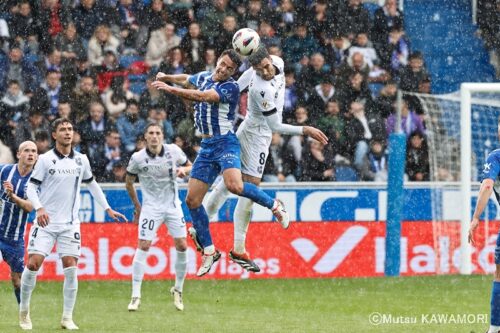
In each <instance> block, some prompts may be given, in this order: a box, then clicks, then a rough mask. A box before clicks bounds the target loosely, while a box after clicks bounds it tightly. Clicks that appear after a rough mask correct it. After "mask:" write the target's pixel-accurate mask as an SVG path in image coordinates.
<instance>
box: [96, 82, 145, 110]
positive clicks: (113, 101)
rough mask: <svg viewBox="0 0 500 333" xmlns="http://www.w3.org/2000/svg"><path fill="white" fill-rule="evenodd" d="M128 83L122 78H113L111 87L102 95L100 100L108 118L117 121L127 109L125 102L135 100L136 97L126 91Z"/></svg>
mask: <svg viewBox="0 0 500 333" xmlns="http://www.w3.org/2000/svg"><path fill="white" fill-rule="evenodd" d="M128 86H129V84H128V81H126V80H125V78H124V77H123V76H115V77H113V78H112V79H111V85H110V87H109V88H108V89H106V91H105V92H104V93H103V94H102V100H103V102H104V105H105V106H106V110H108V113H109V115H110V117H112V118H113V119H117V118H118V117H119V116H120V115H121V114H122V113H123V111H125V109H126V108H127V101H128V100H131V99H137V98H136V96H135V95H134V94H133V93H132V92H131V91H130V90H128Z"/></svg>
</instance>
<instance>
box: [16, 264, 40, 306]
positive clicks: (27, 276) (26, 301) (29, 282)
mask: <svg viewBox="0 0 500 333" xmlns="http://www.w3.org/2000/svg"><path fill="white" fill-rule="evenodd" d="M37 273H38V272H37V271H30V270H29V269H28V267H24V271H23V274H22V275H21V303H20V304H19V310H20V311H29V309H30V300H31V293H32V292H33V289H35V285H36V275H37Z"/></svg>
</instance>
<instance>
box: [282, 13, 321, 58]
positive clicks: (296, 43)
mask: <svg viewBox="0 0 500 333" xmlns="http://www.w3.org/2000/svg"><path fill="white" fill-rule="evenodd" d="M318 49H319V45H318V42H317V41H316V40H315V39H314V38H313V37H312V36H310V35H309V34H308V32H307V25H306V24H305V23H304V22H300V23H297V25H296V28H295V33H294V34H293V35H292V36H290V37H287V38H286V39H285V40H284V41H283V55H284V60H285V62H286V63H292V64H298V63H300V62H301V61H302V64H303V63H304V62H303V61H304V58H307V57H309V56H310V55H312V54H313V53H314V52H316V51H317V50H318Z"/></svg>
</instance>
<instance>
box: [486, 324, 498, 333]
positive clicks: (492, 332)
mask: <svg viewBox="0 0 500 333" xmlns="http://www.w3.org/2000/svg"><path fill="white" fill-rule="evenodd" d="M498 331H500V326H494V325H491V326H490V329H489V330H488V333H498Z"/></svg>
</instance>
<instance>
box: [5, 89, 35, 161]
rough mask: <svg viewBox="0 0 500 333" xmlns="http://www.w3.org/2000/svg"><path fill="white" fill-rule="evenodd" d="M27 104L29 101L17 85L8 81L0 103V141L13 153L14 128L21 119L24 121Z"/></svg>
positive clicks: (14, 148) (14, 147)
mask: <svg viewBox="0 0 500 333" xmlns="http://www.w3.org/2000/svg"><path fill="white" fill-rule="evenodd" d="M28 103H29V99H28V97H26V96H25V95H24V94H23V92H22V91H21V89H20V87H19V83H18V82H17V81H9V87H8V89H7V92H6V93H5V95H4V96H3V97H2V99H1V101H0V140H2V141H3V142H5V144H7V145H8V146H9V147H11V149H12V152H13V153H15V152H16V149H17V147H16V146H15V142H14V138H15V137H16V128H17V127H18V125H19V123H20V121H21V120H22V118H24V119H26V116H27V113H28V112H27V110H28V106H29V105H28ZM21 123H22V121H21Z"/></svg>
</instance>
